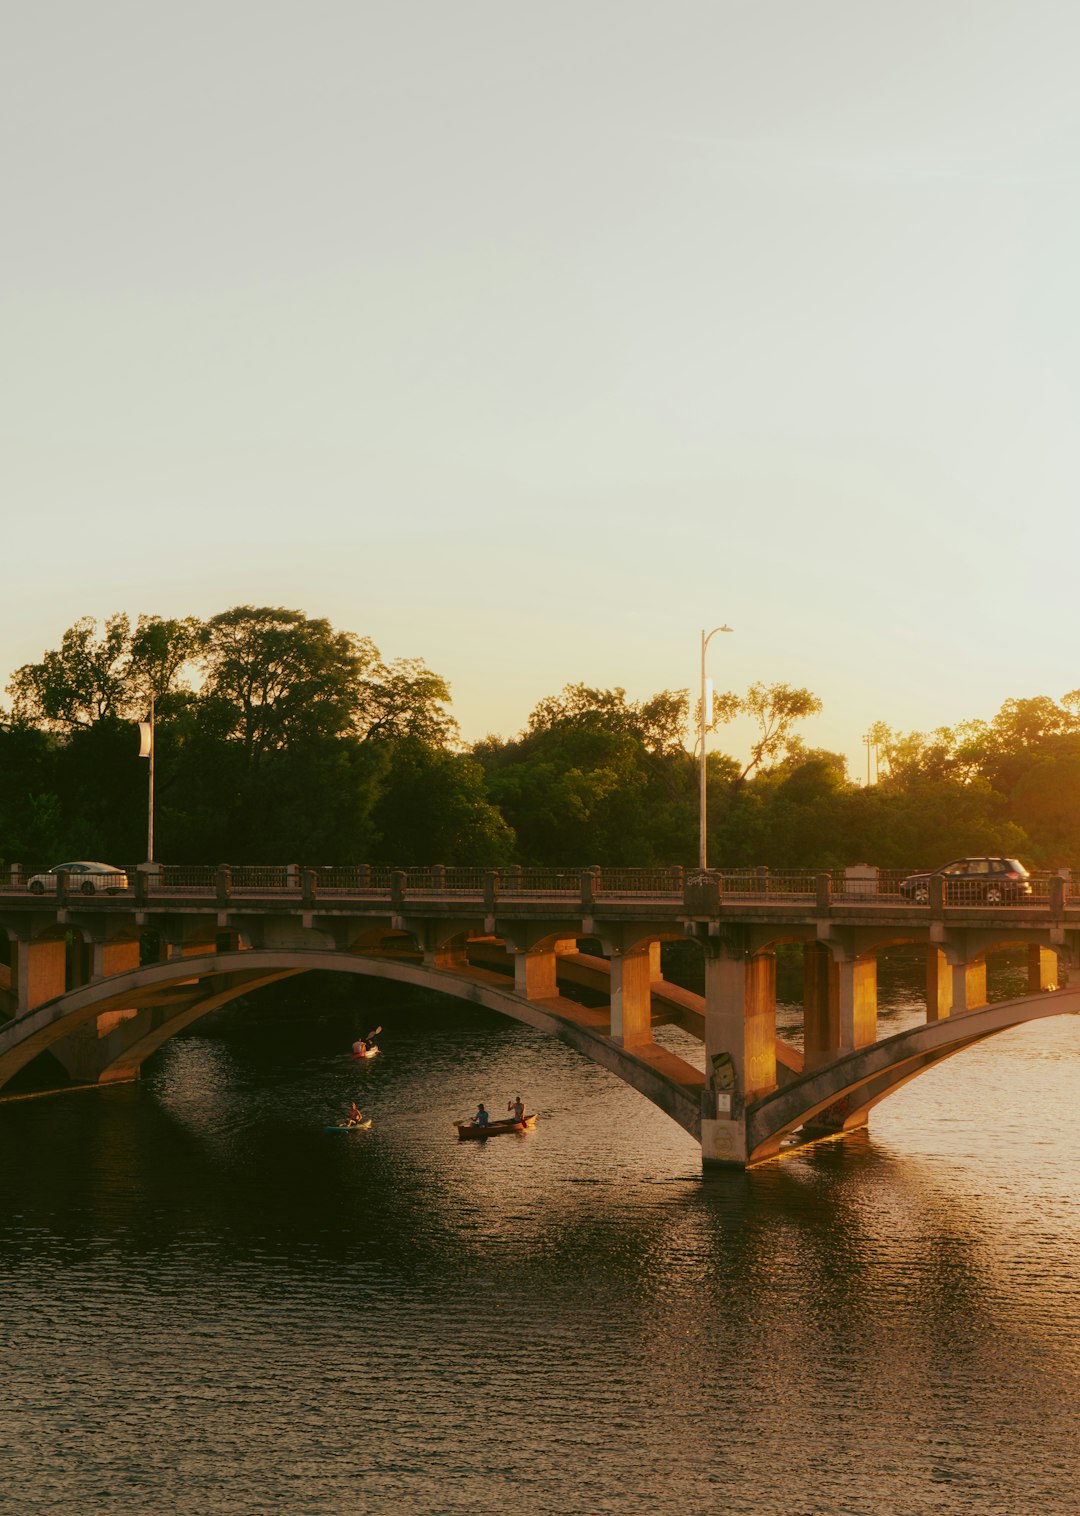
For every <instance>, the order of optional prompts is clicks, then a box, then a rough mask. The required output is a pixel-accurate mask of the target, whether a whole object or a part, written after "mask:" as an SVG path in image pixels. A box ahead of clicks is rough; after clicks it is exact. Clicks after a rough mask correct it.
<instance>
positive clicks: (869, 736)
mask: <svg viewBox="0 0 1080 1516" xmlns="http://www.w3.org/2000/svg"><path fill="white" fill-rule="evenodd" d="M862 740H863V742H864V743H865V744H866V786H867V789H869V787H870V784H871V779H870V749H871V748H873V750H874V778H873V783H874V784H877V780H878V745H877V742H876V741H875V739H874V734H873V732H867V733H866V735H865V736H864V737H863V739H862Z"/></svg>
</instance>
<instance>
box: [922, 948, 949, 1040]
mask: <svg viewBox="0 0 1080 1516" xmlns="http://www.w3.org/2000/svg"><path fill="white" fill-rule="evenodd" d="M952 996H953V982H952V969H951V967H950V965H949V960H948V958H947V957H946V955H945V953H944V951H943V950H942V949H941V948H939V947H935V946H934V944H933V943H931V944H930V946H929V947H928V948H927V950H926V1019H927V1021H944V1020H945V1017H946V1016H947V1015H948V1014H949V1012H950V1011H951V1010H952V1003H953V1002H952Z"/></svg>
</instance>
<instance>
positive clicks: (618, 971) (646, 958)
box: [552, 944, 653, 1048]
mask: <svg viewBox="0 0 1080 1516" xmlns="http://www.w3.org/2000/svg"><path fill="white" fill-rule="evenodd" d="M610 962H611V1038H612V1041H614V1042H618V1043H621V1044H622V1046H623V1047H624V1048H633V1047H641V1046H642V1045H643V1044H645V1043H647V1042H651V1041H652V983H653V955H652V953H651V952H650V950H649V945H648V944H646V945H645V946H644V947H643V948H635V949H634V950H633V951H631V952H629V953H613V954H612V955H611V960H610ZM552 968H553V969H554V955H552Z"/></svg>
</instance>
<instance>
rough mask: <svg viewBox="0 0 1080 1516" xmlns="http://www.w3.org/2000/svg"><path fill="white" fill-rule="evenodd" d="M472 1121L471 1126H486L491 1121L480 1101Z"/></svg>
mask: <svg viewBox="0 0 1080 1516" xmlns="http://www.w3.org/2000/svg"><path fill="white" fill-rule="evenodd" d="M472 1120H473V1126H487V1124H488V1122H489V1121H490V1120H491V1117H490V1116H489V1115H488V1112H487V1107H486V1106H485V1105H484V1103H483V1101H481V1102H480V1105H479V1106H478V1107H477V1111H476V1115H475V1116H474V1117H473V1119H472Z"/></svg>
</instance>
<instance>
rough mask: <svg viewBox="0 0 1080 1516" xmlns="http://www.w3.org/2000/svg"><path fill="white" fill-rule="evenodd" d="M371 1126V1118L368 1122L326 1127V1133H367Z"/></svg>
mask: <svg viewBox="0 0 1080 1516" xmlns="http://www.w3.org/2000/svg"><path fill="white" fill-rule="evenodd" d="M370 1125H371V1118H370V1116H369V1117H368V1119H367V1121H349V1122H346V1123H344V1124H342V1125H340V1126H324V1127H323V1131H324V1132H366V1131H367V1129H368V1127H369V1126H370Z"/></svg>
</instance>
